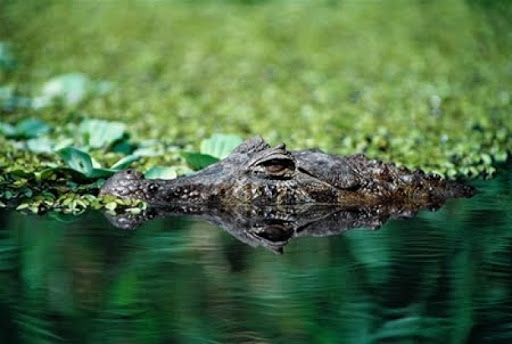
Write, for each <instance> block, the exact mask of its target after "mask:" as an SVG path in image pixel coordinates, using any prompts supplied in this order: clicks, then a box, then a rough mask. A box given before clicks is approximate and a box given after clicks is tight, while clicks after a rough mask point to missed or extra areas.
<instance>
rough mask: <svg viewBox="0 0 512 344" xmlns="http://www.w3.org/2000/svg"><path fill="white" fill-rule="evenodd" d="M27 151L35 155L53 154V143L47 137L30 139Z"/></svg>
mask: <svg viewBox="0 0 512 344" xmlns="http://www.w3.org/2000/svg"><path fill="white" fill-rule="evenodd" d="M27 149H28V150H29V151H31V152H34V153H53V149H54V148H53V141H52V140H50V139H48V138H45V137H40V138H37V139H30V140H28V141H27Z"/></svg>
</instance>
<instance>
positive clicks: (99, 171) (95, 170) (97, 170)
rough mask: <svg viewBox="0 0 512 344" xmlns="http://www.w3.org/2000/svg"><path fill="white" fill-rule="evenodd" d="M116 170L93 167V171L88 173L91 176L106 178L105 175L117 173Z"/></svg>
mask: <svg viewBox="0 0 512 344" xmlns="http://www.w3.org/2000/svg"><path fill="white" fill-rule="evenodd" d="M116 172H117V171H116V170H111V169H109V168H93V169H92V171H91V172H90V173H89V175H87V177H89V178H104V177H110V176H111V175H113V174H114V173H116Z"/></svg>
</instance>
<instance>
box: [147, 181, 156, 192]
mask: <svg viewBox="0 0 512 344" xmlns="http://www.w3.org/2000/svg"><path fill="white" fill-rule="evenodd" d="M148 190H149V192H152V193H155V192H157V191H158V185H156V184H154V183H151V184H149V185H148Z"/></svg>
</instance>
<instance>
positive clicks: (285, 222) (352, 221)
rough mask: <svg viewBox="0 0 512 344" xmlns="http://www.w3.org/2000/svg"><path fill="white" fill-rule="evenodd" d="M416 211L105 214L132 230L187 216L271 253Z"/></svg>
mask: <svg viewBox="0 0 512 344" xmlns="http://www.w3.org/2000/svg"><path fill="white" fill-rule="evenodd" d="M418 210H419V209H418V208H394V207H392V206H373V207H360V208H347V207H342V206H339V205H337V206H333V205H311V204H310V205H306V204H304V205H295V206H254V205H250V206H247V205H241V206H230V207H211V206H172V207H150V208H148V209H147V210H146V211H144V212H143V213H140V214H137V215H134V214H118V215H106V216H107V218H108V220H109V221H110V222H111V223H112V224H113V225H114V226H116V227H118V228H122V229H136V228H138V227H139V226H141V225H142V224H144V223H145V222H146V221H149V220H151V219H153V218H155V217H163V216H177V215H191V216H193V217H195V218H199V219H203V220H206V221H208V222H211V223H214V224H216V225H218V226H220V227H222V228H223V229H224V230H226V231H227V232H229V233H230V234H231V235H233V236H234V237H236V238H237V239H238V240H240V241H242V242H244V243H246V244H248V245H251V246H254V247H255V246H263V247H265V248H267V249H269V250H271V251H273V252H275V253H282V251H283V247H284V246H285V245H286V244H287V243H288V242H289V240H290V239H292V238H294V237H302V236H329V235H337V234H340V233H343V232H345V231H347V230H349V229H351V228H370V229H377V228H379V227H380V226H381V225H382V224H383V223H384V222H386V221H387V220H388V219H391V218H400V217H411V216H413V215H414V214H415V213H416V212H417V211H418Z"/></svg>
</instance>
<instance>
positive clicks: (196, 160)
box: [181, 152, 219, 171]
mask: <svg viewBox="0 0 512 344" xmlns="http://www.w3.org/2000/svg"><path fill="white" fill-rule="evenodd" d="M181 156H182V157H183V158H184V159H185V160H186V161H187V164H188V165H190V167H192V168H193V169H194V170H196V171H197V170H201V169H203V168H205V167H208V166H210V165H211V164H215V163H216V162H218V161H219V159H218V158H216V157H213V156H211V155H208V154H201V153H190V152H182V153H181Z"/></svg>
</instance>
